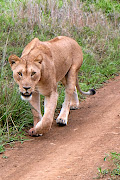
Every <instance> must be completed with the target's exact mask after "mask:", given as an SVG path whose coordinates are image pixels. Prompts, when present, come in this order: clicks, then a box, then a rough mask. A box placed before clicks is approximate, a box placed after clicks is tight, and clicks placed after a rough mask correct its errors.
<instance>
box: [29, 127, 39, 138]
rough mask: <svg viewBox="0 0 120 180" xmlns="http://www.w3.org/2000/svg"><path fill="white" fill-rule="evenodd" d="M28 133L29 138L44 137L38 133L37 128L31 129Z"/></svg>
mask: <svg viewBox="0 0 120 180" xmlns="http://www.w3.org/2000/svg"><path fill="white" fill-rule="evenodd" d="M28 133H29V136H34V137H35V136H36V137H38V136H42V134H38V133H36V130H35V128H31V129H30V130H29V132H28Z"/></svg>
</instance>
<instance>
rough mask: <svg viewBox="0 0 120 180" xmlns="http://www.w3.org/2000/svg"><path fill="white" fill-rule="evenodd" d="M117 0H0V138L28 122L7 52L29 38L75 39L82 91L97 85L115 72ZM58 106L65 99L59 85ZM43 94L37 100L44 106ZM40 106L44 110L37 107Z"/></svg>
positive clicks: (119, 55)
mask: <svg viewBox="0 0 120 180" xmlns="http://www.w3.org/2000/svg"><path fill="white" fill-rule="evenodd" d="M119 8H120V3H119V1H112V0H108V1H106V0H100V1H97V0H90V1H88V0H82V1H79V0H64V1H63V0H56V1H55V0H45V1H44V0H35V1H34V0H20V1H17V0H1V1H0V27H1V28H0V94H1V95H0V128H1V130H0V135H1V136H0V143H1V144H4V143H6V142H10V141H14V140H17V139H21V138H22V137H21V135H22V134H24V129H25V128H26V127H28V126H30V125H31V124H32V114H31V112H30V106H29V104H28V103H26V102H24V101H22V100H21V99H20V97H19V92H18V87H17V86H16V84H15V83H14V80H13V78H12V72H11V70H10V66H9V63H8V57H9V55H10V54H12V53H14V54H17V55H18V56H20V55H21V52H22V50H23V48H24V47H25V45H26V44H27V43H28V42H30V41H31V40H32V39H33V38H34V37H38V38H39V39H40V40H41V41H45V40H49V39H51V38H53V37H55V36H58V35H65V36H70V37H72V38H74V39H75V40H76V41H77V42H78V43H79V44H80V45H81V46H82V50H83V53H84V62H83V65H82V67H81V70H80V72H79V81H80V85H81V88H82V89H83V90H88V89H89V88H98V87H100V86H101V84H102V83H103V82H105V81H106V80H107V79H109V78H110V77H113V76H114V75H117V74H118V73H119V72H120V51H119V48H120V46H119V42H120V34H119V32H120V31H119V30H120V29H119V28H120V26H119V24H120V14H119ZM58 91H59V94H60V96H59V99H58V106H57V107H58V108H59V107H60V106H61V103H62V102H63V99H64V88H63V87H62V86H61V85H60V84H59V88H58ZM43 101H44V100H43V97H42V98H41V105H42V109H43ZM42 111H43V110H42Z"/></svg>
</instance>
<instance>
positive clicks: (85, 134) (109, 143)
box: [0, 76, 120, 180]
mask: <svg viewBox="0 0 120 180" xmlns="http://www.w3.org/2000/svg"><path fill="white" fill-rule="evenodd" d="M111 151H117V152H120V76H118V77H116V78H115V80H110V81H109V83H106V84H105V85H104V87H103V88H101V89H99V90H97V93H96V95H95V96H90V97H88V98H87V99H86V100H85V101H84V102H82V103H81V104H80V109H79V110H74V111H71V112H70V115H69V123H68V126H67V127H58V126H57V125H56V123H55V121H54V123H53V126H52V129H51V131H50V132H49V133H47V134H45V135H44V136H42V137H36V138H35V137H32V138H31V140H30V141H28V142H24V143H23V144H20V143H17V144H16V146H15V147H14V148H13V149H7V151H6V152H5V155H6V156H8V158H7V159H3V158H2V155H1V156H0V180H92V179H93V177H95V176H96V173H97V167H99V166H102V165H103V164H104V162H103V158H104V157H105V154H106V153H109V152H111Z"/></svg>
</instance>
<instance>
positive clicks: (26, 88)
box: [23, 87, 31, 91]
mask: <svg viewBox="0 0 120 180" xmlns="http://www.w3.org/2000/svg"><path fill="white" fill-rule="evenodd" d="M23 88H24V89H25V90H26V91H27V90H28V89H30V88H31V87H23Z"/></svg>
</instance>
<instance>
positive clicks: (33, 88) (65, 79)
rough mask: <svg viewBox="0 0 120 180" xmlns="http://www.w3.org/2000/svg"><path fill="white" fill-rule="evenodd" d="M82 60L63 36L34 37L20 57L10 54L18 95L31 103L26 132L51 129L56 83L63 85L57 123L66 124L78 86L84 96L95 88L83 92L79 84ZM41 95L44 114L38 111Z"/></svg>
mask: <svg viewBox="0 0 120 180" xmlns="http://www.w3.org/2000/svg"><path fill="white" fill-rule="evenodd" d="M82 62H83V54H82V50H81V48H80V46H79V45H78V43H77V42H76V41H75V40H73V39H71V38H69V37H65V36H59V37H56V38H54V39H52V40H50V41H46V42H41V41H39V39H37V38H35V39H33V40H32V41H31V42H30V43H29V44H28V45H27V46H26V47H25V49H24V50H23V52H22V56H21V57H20V58H19V57H17V56H16V55H11V56H10V57H9V63H10V65H11V69H12V71H13V77H14V80H15V81H16V83H17V84H18V85H19V90H20V94H21V98H22V99H23V100H28V101H29V102H30V104H31V105H32V107H33V109H32V113H33V118H34V126H33V128H31V129H30V130H29V135H31V136H37V135H39V134H43V133H45V132H46V131H48V130H49V129H50V128H51V125H52V122H53V117H54V112H55V108H56V105H57V98H58V93H57V83H58V81H61V82H62V83H63V85H64V86H65V100H64V103H63V105H62V109H61V112H60V114H59V116H58V118H57V119H56V122H57V124H59V125H67V123H68V114H69V110H70V108H71V109H76V108H78V106H79V100H78V95H77V90H76V87H77V89H78V90H79V91H80V92H81V93H83V94H86V95H93V94H95V91H94V90H93V89H92V90H89V91H88V92H83V91H82V90H81V89H80V87H79V85H78V79H77V75H78V71H79V69H80V67H81V65H82ZM40 94H42V95H44V96H45V101H44V115H43V117H42V115H41V110H40Z"/></svg>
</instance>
